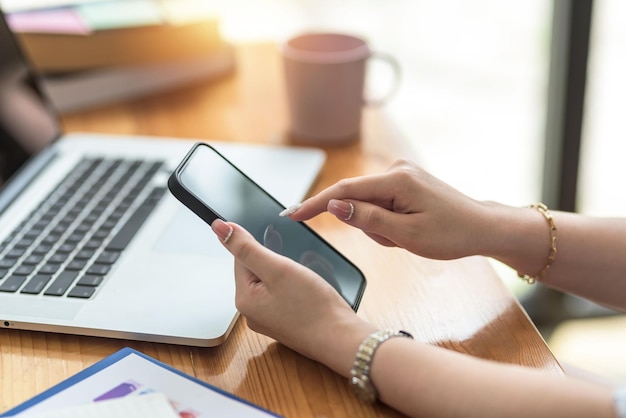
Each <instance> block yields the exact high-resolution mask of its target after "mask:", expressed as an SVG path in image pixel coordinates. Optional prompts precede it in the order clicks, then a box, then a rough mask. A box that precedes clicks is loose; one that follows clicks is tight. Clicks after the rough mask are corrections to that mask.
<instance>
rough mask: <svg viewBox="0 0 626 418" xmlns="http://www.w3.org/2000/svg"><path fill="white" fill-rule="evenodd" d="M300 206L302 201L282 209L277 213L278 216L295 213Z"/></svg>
mask: <svg viewBox="0 0 626 418" xmlns="http://www.w3.org/2000/svg"><path fill="white" fill-rule="evenodd" d="M301 207H302V203H298V204H297V205H293V206H289V207H288V208H287V209H285V210H283V211H282V212H280V213H279V214H278V216H280V217H281V218H282V217H285V216H289V215H291V214H294V213H296V212H297V211H298V210H299V209H300V208H301Z"/></svg>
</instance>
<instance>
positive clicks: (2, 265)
mask: <svg viewBox="0 0 626 418" xmlns="http://www.w3.org/2000/svg"><path fill="white" fill-rule="evenodd" d="M16 261H17V259H15V258H3V259H0V269H9V268H11V267H13V265H14V264H15V262H16Z"/></svg>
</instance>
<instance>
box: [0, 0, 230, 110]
mask: <svg viewBox="0 0 626 418" xmlns="http://www.w3.org/2000/svg"><path fill="white" fill-rule="evenodd" d="M51 3H54V4H53V5H52V6H51ZM59 3H63V4H59ZM210 3H211V2H206V1H202V0H106V1H105V0H74V1H71V2H67V1H66V2H61V1H60V0H20V1H19V2H16V1H11V0H2V2H1V3H0V4H1V5H2V7H3V10H4V11H5V13H6V14H7V18H8V22H9V25H10V26H11V29H12V30H13V31H14V32H16V33H17V34H18V39H19V40H20V43H21V44H22V47H23V48H24V50H25V51H26V53H27V55H28V56H29V58H30V59H31V61H32V63H33V65H34V66H35V67H36V68H37V69H38V70H39V72H40V73H41V75H42V79H43V84H44V88H46V90H47V91H48V93H49V95H50V98H51V100H52V102H53V104H54V105H55V107H56V108H57V109H58V110H59V111H60V112H68V111H72V110H76V109H79V108H85V107H89V106H94V105H99V104H103V103H108V102H112V101H117V100H122V99H128V98H131V97H136V96H141V95H147V94H153V93H156V92H161V91H164V90H166V89H172V88H175V87H179V86H181V85H183V84H186V83H191V82H194V81H199V80H201V79H206V78H210V77H217V76H220V75H223V74H226V73H229V72H230V71H231V70H232V69H233V68H234V64H235V63H234V54H233V51H232V47H231V46H230V45H229V44H228V43H227V42H225V41H224V39H223V38H222V36H221V34H220V28H219V19H218V17H217V14H216V13H215V12H214V11H213V10H211V9H210V6H209V5H208V4H210Z"/></svg>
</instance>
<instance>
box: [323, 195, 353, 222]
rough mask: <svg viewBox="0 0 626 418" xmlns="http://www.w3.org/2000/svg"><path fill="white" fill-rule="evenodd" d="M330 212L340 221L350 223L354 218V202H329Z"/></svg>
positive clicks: (334, 200)
mask: <svg viewBox="0 0 626 418" xmlns="http://www.w3.org/2000/svg"><path fill="white" fill-rule="evenodd" d="M328 211H329V212H330V213H332V214H333V215H335V216H336V217H338V218H339V219H342V220H344V221H349V220H350V219H352V216H354V205H353V204H352V202H344V201H343V200H336V199H332V200H331V201H330V202H328Z"/></svg>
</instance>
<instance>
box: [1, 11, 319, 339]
mask: <svg viewBox="0 0 626 418" xmlns="http://www.w3.org/2000/svg"><path fill="white" fill-rule="evenodd" d="M194 142H196V141H195V140H184V139H175V138H157V137H138V136H123V135H116V136H114V135H107V134H81V133H72V134H69V133H63V132H62V131H61V127H60V125H59V122H58V115H56V114H55V112H54V111H53V109H52V108H51V107H50V106H49V102H48V101H47V99H46V97H45V94H44V92H43V91H42V90H41V89H40V88H39V86H38V82H37V77H36V74H35V73H34V71H33V69H32V67H31V66H29V64H28V62H27V60H26V59H25V57H24V55H23V53H22V52H21V51H20V49H19V45H18V43H17V42H16V38H15V36H14V35H13V34H12V33H11V31H10V30H9V28H8V26H7V23H6V20H5V18H4V16H1V17H0V179H1V180H0V181H1V182H2V184H1V186H0V328H6V329H9V330H10V329H22V330H34V331H46V332H55V333H68V334H77V335H90V336H101V337H111V338H121V339H132V340H142V341H153V342H163V343H171V344H184V345H192V346H205V347H209V346H216V345H219V344H221V343H222V342H224V341H225V339H226V338H227V336H228V334H229V332H230V331H231V329H232V327H233V325H234V323H235V321H236V319H237V316H238V313H237V310H236V308H235V305H234V291H235V289H234V278H233V261H232V257H231V256H230V254H228V253H227V252H226V251H225V250H224V249H223V248H222V246H221V245H220V244H219V241H218V240H217V239H216V238H215V236H214V234H213V233H212V231H211V230H210V228H209V226H208V225H206V224H205V223H204V222H203V221H201V220H200V219H199V218H197V217H196V216H195V215H194V214H193V213H191V211H189V210H188V209H187V208H185V207H183V205H182V204H181V203H180V202H178V201H177V200H176V199H175V198H174V197H173V196H171V195H170V194H169V192H168V191H167V187H166V183H167V178H168V176H169V174H170V173H171V172H172V171H173V170H174V168H175V166H176V165H177V164H178V163H179V162H180V160H181V159H182V158H183V157H184V155H185V154H186V153H187V151H188V150H189V149H190V147H191V146H192V144H193V143H194ZM206 142H209V143H211V144H212V145H213V146H215V147H216V148H218V149H219V150H220V151H221V152H222V153H223V154H224V155H226V156H227V157H228V158H230V159H231V160H232V161H233V162H234V163H235V164H236V165H238V166H239V167H240V168H241V169H242V170H243V171H244V172H246V173H247V174H248V175H249V176H250V177H251V178H253V179H254V180H256V181H257V182H258V183H259V184H260V185H261V186H262V187H264V188H265V189H267V190H268V191H269V192H270V193H272V194H273V195H274V196H275V197H276V198H277V199H278V200H279V201H280V202H282V203H283V204H293V203H294V202H298V201H300V200H301V199H302V198H303V197H304V196H305V195H306V193H307V192H308V190H309V188H310V187H311V185H312V184H313V183H314V181H315V179H316V177H317V175H318V173H319V170H320V169H321V167H322V165H323V164H324V160H325V154H324V153H323V151H321V150H318V149H314V148H295V147H281V146H262V145H247V144H235V143H228V142H220V141H206ZM224 198H225V199H228V196H225V197H224ZM9 330H2V329H0V332H11V331H9Z"/></svg>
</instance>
